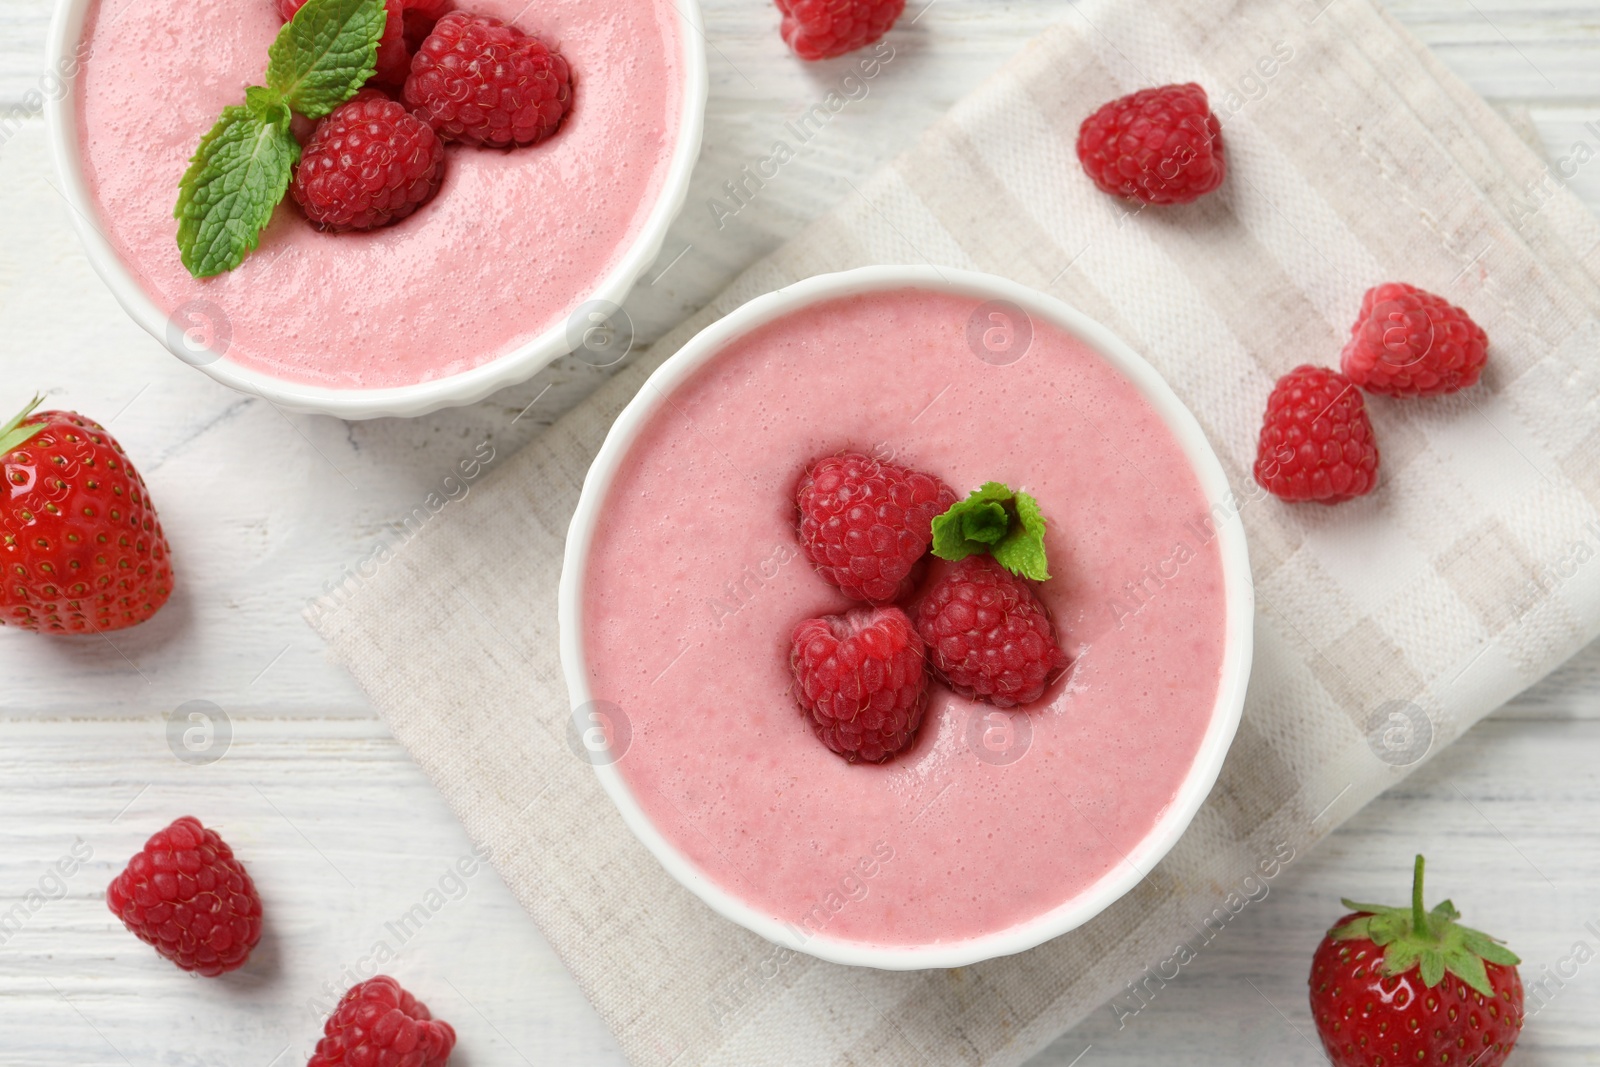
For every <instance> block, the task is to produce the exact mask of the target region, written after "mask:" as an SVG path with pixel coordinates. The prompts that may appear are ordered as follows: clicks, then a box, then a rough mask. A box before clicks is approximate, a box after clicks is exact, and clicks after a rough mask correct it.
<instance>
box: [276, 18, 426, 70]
mask: <svg viewBox="0 0 1600 1067" xmlns="http://www.w3.org/2000/svg"><path fill="white" fill-rule="evenodd" d="M305 6H306V0H278V14H279V15H280V16H281V17H282V18H283V21H285V22H288V21H289V20H290V19H292V18H294V16H295V12H297V11H299V10H300V9H301V8H302V7H305ZM409 6H410V5H409V4H406V3H405V2H404V0H383V9H384V14H385V15H387V16H388V18H387V20H386V21H385V22H384V24H383V36H382V37H380V38H379V39H378V69H377V72H376V73H374V74H373V75H372V80H371V82H370V83H369V84H373V85H386V86H389V87H391V88H395V89H398V88H399V87H400V86H402V85H404V84H405V80H406V73H407V72H408V71H409V70H410V69H411V50H410V49H408V48H407V47H406V42H405V10H404V9H405V8H406V7H409Z"/></svg>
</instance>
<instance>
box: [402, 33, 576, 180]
mask: <svg viewBox="0 0 1600 1067" xmlns="http://www.w3.org/2000/svg"><path fill="white" fill-rule="evenodd" d="M405 102H406V104H407V106H409V107H410V108H412V109H413V110H414V111H415V112H416V114H417V115H418V116H419V117H420V118H422V119H423V120H424V121H426V122H427V123H428V124H429V125H431V126H432V127H433V128H434V129H435V130H436V131H438V134H439V136H440V137H442V138H444V139H445V140H446V141H460V142H462V143H464V144H475V145H484V146H486V147H489V148H509V147H511V146H513V145H532V144H538V143H539V142H540V141H543V140H545V139H546V138H548V137H550V136H551V135H552V134H554V133H555V132H556V130H557V129H559V128H560V126H561V121H562V119H564V118H565V117H566V115H567V112H568V111H569V110H571V108H572V71H571V69H570V68H569V67H568V65H567V61H566V58H565V57H564V56H562V54H561V53H560V52H557V51H555V50H554V49H552V48H550V47H549V46H548V45H546V44H545V43H544V42H543V41H541V40H540V39H539V38H537V37H535V36H533V35H532V34H527V33H523V32H522V31H521V30H519V29H517V28H516V27H515V26H509V25H507V24H506V23H504V22H501V21H500V20H499V19H495V18H489V17H487V16H484V15H472V14H468V13H467V12H464V11H452V12H450V13H449V14H447V15H445V16H444V17H443V18H441V19H439V21H438V22H437V23H436V24H435V25H434V27H433V32H432V33H430V34H428V36H427V38H426V39H425V40H424V41H423V42H422V45H421V47H420V48H418V49H417V54H416V56H415V57H413V58H412V60H411V75H410V77H408V78H407V79H406V84H405Z"/></svg>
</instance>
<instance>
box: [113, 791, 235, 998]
mask: <svg viewBox="0 0 1600 1067" xmlns="http://www.w3.org/2000/svg"><path fill="white" fill-rule="evenodd" d="M106 904H107V905H108V906H109V907H110V908H111V910H112V912H113V913H115V914H116V916H117V918H119V919H121V920H122V924H123V925H124V926H126V927H127V928H128V929H129V930H131V931H132V932H133V934H134V935H135V936H136V937H138V938H139V940H141V941H143V942H145V943H147V944H150V945H153V946H155V950H156V951H157V952H159V953H161V955H163V956H165V957H166V958H167V959H169V960H171V961H172V962H173V963H175V964H177V965H178V966H179V967H181V968H183V969H184V970H186V971H193V972H195V973H197V974H202V975H206V976H207V977H215V976H216V975H219V974H223V973H225V972H227V971H232V970H235V969H236V968H239V967H242V966H244V962H245V960H247V959H249V958H250V950H251V949H253V948H255V947H256V943H257V942H258V941H260V940H261V897H260V896H259V895H258V894H257V893H256V887H255V883H254V882H252V881H251V880H250V875H249V874H248V873H246V872H245V869H244V864H242V863H240V862H239V861H238V860H237V859H235V858H234V855H233V850H232V849H230V848H229V847H228V845H227V842H225V841H223V840H222V838H221V837H220V836H218V834H217V832H216V831H215V830H208V829H206V828H205V827H204V826H201V825H200V820H199V819H196V818H195V817H194V816H192V815H185V816H184V817H183V818H181V819H178V820H177V821H176V822H174V823H173V824H172V825H171V826H168V827H167V828H166V829H164V830H158V831H156V833H155V834H153V835H152V836H151V837H150V840H148V841H146V842H145V845H144V848H142V849H140V850H139V851H138V852H137V853H136V854H135V855H134V857H133V858H132V859H131V860H129V861H128V866H127V868H126V869H125V870H124V871H123V872H122V873H121V874H119V875H117V877H116V878H115V879H113V880H112V882H111V884H110V885H109V886H108V887H106Z"/></svg>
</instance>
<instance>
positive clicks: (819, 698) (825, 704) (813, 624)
mask: <svg viewBox="0 0 1600 1067" xmlns="http://www.w3.org/2000/svg"><path fill="white" fill-rule="evenodd" d="M789 667H790V670H791V671H792V672H793V674H794V685H795V698H796V700H797V701H798V702H799V704H800V709H801V711H802V712H803V713H804V714H805V716H806V718H807V720H808V721H809V722H810V723H811V729H812V731H813V732H815V733H816V735H817V738H818V739H819V740H820V741H821V742H822V743H823V744H825V745H827V746H828V747H829V748H830V749H832V750H833V751H834V752H837V753H838V754H839V755H841V756H843V757H844V758H845V759H847V760H849V761H850V762H851V763H855V762H857V761H861V762H864V763H881V762H882V761H884V760H886V759H889V758H890V757H891V756H893V755H895V753H897V752H899V751H901V750H902V749H904V748H905V747H906V746H907V745H909V744H910V743H911V739H912V738H913V737H915V736H916V732H917V727H918V726H920V725H921V724H922V715H923V712H924V711H925V710H926V709H927V706H928V675H927V668H926V665H925V662H924V659H923V647H922V639H921V638H920V637H918V636H917V631H916V630H915V629H914V628H913V627H912V625H911V620H910V619H908V618H907V617H906V613H905V612H903V611H901V610H900V609H899V608H896V607H877V608H856V609H854V610H852V611H849V612H846V613H845V614H843V615H825V616H823V617H821V618H817V619H806V620H805V621H804V622H802V623H800V625H799V626H796V627H795V630H794V636H793V639H792V641H791V650H790V654H789Z"/></svg>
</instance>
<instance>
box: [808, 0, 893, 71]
mask: <svg viewBox="0 0 1600 1067" xmlns="http://www.w3.org/2000/svg"><path fill="white" fill-rule="evenodd" d="M777 3H778V10H779V11H780V12H782V13H783V25H782V27H781V29H780V31H779V32H781V33H782V34H783V40H784V43H785V44H787V45H788V46H789V47H790V49H792V50H793V51H794V54H795V55H797V56H799V57H800V58H801V59H806V60H817V59H832V58H833V57H835V56H842V55H844V54H845V53H846V52H854V51H855V50H856V49H858V48H865V47H866V46H867V45H869V44H873V43H875V42H876V41H878V40H880V39H881V38H882V37H883V35H884V34H886V33H888V32H889V30H890V28H891V27H893V26H894V24H895V20H896V19H898V18H899V17H900V15H901V13H902V12H904V11H905V9H906V0H777Z"/></svg>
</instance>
